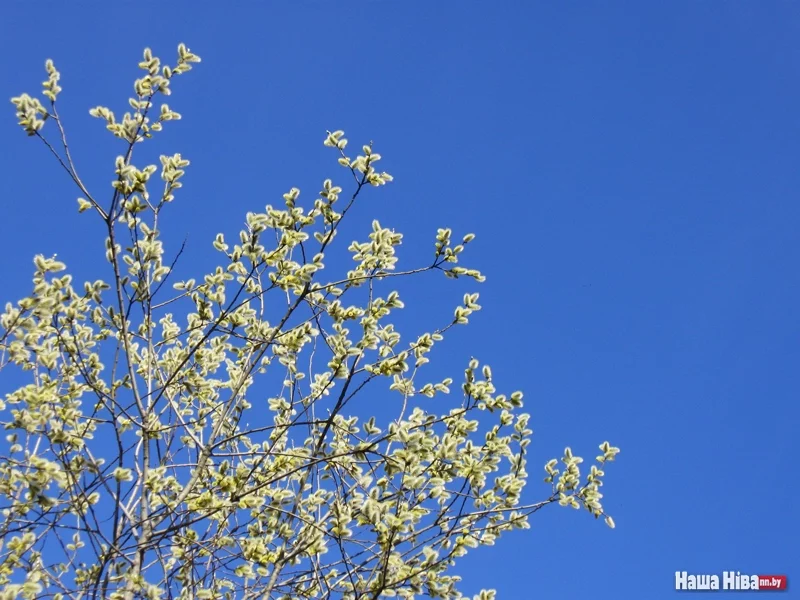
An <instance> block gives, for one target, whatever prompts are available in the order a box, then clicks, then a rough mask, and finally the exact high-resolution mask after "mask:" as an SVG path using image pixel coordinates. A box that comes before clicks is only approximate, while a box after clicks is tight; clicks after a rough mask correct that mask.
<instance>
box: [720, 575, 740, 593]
mask: <svg viewBox="0 0 800 600" xmlns="http://www.w3.org/2000/svg"><path fill="white" fill-rule="evenodd" d="M735 585H736V573H734V572H733V571H723V572H722V589H723V590H735V589H737V588H736V587H735Z"/></svg>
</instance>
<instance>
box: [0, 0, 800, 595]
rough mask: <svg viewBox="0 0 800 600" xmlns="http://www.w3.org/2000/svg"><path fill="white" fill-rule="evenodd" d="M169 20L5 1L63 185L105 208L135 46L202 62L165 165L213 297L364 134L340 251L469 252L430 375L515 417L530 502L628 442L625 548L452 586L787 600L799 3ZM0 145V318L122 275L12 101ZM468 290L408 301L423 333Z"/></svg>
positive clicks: (793, 436) (508, 563)
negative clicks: (268, 221) (179, 158)
mask: <svg viewBox="0 0 800 600" xmlns="http://www.w3.org/2000/svg"><path fill="white" fill-rule="evenodd" d="M165 4H167V5H168V7H167V8H164V7H157V5H156V4H155V3H149V4H148V3H146V2H137V3H132V2H114V3H112V2H102V3H101V2H97V3H91V2H74V3H65V2H64V3H55V2H49V3H48V2H45V3H43V4H37V5H35V6H34V5H32V4H31V3H22V2H15V1H13V0H12V1H11V2H7V3H5V4H4V6H3V8H2V13H1V14H2V20H3V24H2V25H0V32H1V33H2V35H0V91H2V93H0V96H2V97H11V96H12V95H17V94H19V93H20V92H23V91H29V92H37V93H38V91H39V89H40V86H39V83H40V81H42V80H43V79H44V71H43V66H42V65H43V61H44V59H45V58H48V57H51V58H53V59H54V60H55V62H56V65H57V67H58V68H59V69H60V70H61V72H62V85H63V88H64V91H63V92H62V95H61V97H60V99H59V102H60V104H61V113H62V116H63V117H64V118H65V119H66V121H67V126H68V129H69V132H70V133H71V139H72V146H73V151H74V153H75V154H76V158H77V161H78V166H79V168H80V169H81V171H82V172H83V173H84V176H85V179H86V180H87V183H88V184H89V185H90V186H93V188H94V189H95V190H101V189H110V188H108V184H109V182H110V180H111V178H112V174H113V173H112V171H113V158H114V156H116V154H117V153H119V152H120V150H119V146H117V145H116V143H115V141H114V140H113V139H111V138H110V136H109V135H107V134H106V132H105V131H104V130H103V126H102V124H101V123H100V122H99V121H96V120H94V119H92V118H90V117H89V116H88V114H87V110H88V108H89V107H91V106H95V105H97V104H104V105H109V106H111V108H113V109H114V110H116V111H117V112H118V113H121V112H123V111H124V108H125V101H126V99H127V97H128V96H129V95H130V94H131V90H132V87H131V82H132V81H133V79H134V78H135V77H137V76H138V73H139V72H138V71H137V69H136V68H135V65H136V63H137V62H138V61H139V60H140V56H141V54H140V53H141V49H142V48H143V47H144V46H146V45H148V46H151V47H152V48H153V50H154V51H155V52H156V54H158V55H160V56H162V57H163V58H164V59H165V60H167V61H168V62H172V61H173V60H174V59H173V56H174V49H175V46H176V45H177V43H178V42H181V41H183V42H185V43H186V44H187V45H188V46H189V47H190V48H191V49H192V50H193V51H195V52H197V53H198V54H200V55H201V56H202V57H203V63H202V64H200V65H198V66H197V68H196V69H195V70H194V71H193V72H192V73H190V74H189V75H187V76H186V77H184V78H181V79H179V80H178V81H176V83H175V86H174V87H175V93H174V95H173V97H172V98H171V99H170V104H171V105H173V106H174V108H175V109H176V110H178V111H179V112H181V113H182V114H183V116H184V120H183V121H181V122H179V123H175V124H170V125H173V126H172V127H168V128H167V129H168V131H166V132H165V134H164V136H163V137H162V140H161V145H159V146H158V147H157V148H156V147H155V146H154V147H153V149H151V151H156V152H158V151H160V152H162V153H168V152H169V153H172V152H182V153H183V154H184V156H186V157H187V158H190V159H191V160H192V166H191V167H190V168H189V171H188V173H187V175H186V177H185V179H184V181H185V187H184V189H183V190H182V192H183V193H182V194H181V195H180V196H179V198H178V202H176V204H175V205H174V207H171V213H170V215H171V218H172V221H171V227H172V228H173V229H172V230H171V231H172V233H171V236H172V237H168V238H167V240H168V242H169V241H171V242H172V246H171V248H172V250H173V251H174V250H175V249H176V247H177V246H176V244H177V243H178V242H179V241H180V239H181V238H182V236H183V235H184V233H187V232H188V233H189V234H190V237H189V248H188V253H189V255H191V256H192V257H193V260H195V261H196V264H197V269H198V271H197V273H203V272H205V270H204V269H206V266H207V265H208V264H210V263H209V261H210V260H211V259H212V258H213V257H214V253H213V251H212V250H211V246H210V241H211V240H212V239H213V235H214V234H215V233H216V232H217V231H218V230H225V231H236V230H238V228H239V226H240V225H241V223H242V220H243V217H244V213H245V212H246V211H248V210H259V209H263V206H264V205H265V204H266V203H267V202H272V203H275V204H279V203H280V202H281V200H280V195H281V194H282V193H284V192H285V191H287V190H288V189H289V188H290V187H291V186H297V187H300V188H301V190H304V191H305V193H306V195H305V196H301V198H303V197H305V198H306V199H308V196H311V195H313V194H314V193H316V191H317V190H318V189H319V182H320V181H321V180H322V179H323V178H324V177H327V176H331V175H332V176H334V177H338V178H339V179H342V172H341V171H338V170H337V167H336V165H335V163H333V162H332V161H333V159H332V157H331V155H330V151H329V150H327V149H325V148H322V146H321V141H322V139H323V137H324V132H325V130H326V129H336V128H341V129H344V130H345V131H346V132H347V134H348V137H349V139H350V140H351V143H352V144H355V143H359V145H360V143H363V142H367V141H369V140H374V141H375V144H376V149H377V150H378V151H379V152H381V154H382V155H383V156H384V161H383V163H382V166H383V167H384V168H385V169H386V170H387V171H389V172H390V173H392V174H393V175H394V176H395V182H394V183H392V184H391V185H390V186H387V187H386V188H382V189H381V190H379V193H375V194H371V195H370V199H369V201H368V202H365V203H364V204H362V206H361V208H360V209H359V210H360V212H359V213H357V215H356V220H355V223H356V225H357V228H356V229H351V230H350V231H351V237H353V238H355V237H359V238H363V237H364V236H365V234H366V228H367V227H368V224H369V221H370V220H371V219H372V218H373V217H377V218H379V219H380V220H381V222H382V223H383V224H384V225H386V226H391V227H394V228H396V229H397V230H399V231H402V232H403V233H405V235H406V237H405V240H404V242H405V243H404V246H403V252H402V254H401V260H402V261H405V264H407V265H411V264H413V263H414V261H415V258H420V257H428V256H429V253H430V251H431V247H432V240H433V235H434V234H435V231H436V228H437V227H442V226H451V227H453V228H454V229H455V231H456V232H457V233H460V234H463V233H466V232H467V231H472V232H474V233H476V234H477V240H476V242H475V245H474V247H472V248H471V250H472V253H471V257H472V260H471V261H470V262H471V263H472V264H473V265H475V266H477V267H478V268H480V269H481V270H482V271H483V272H484V273H485V274H486V276H487V278H488V281H487V283H486V284H484V285H483V286H480V287H478V288H477V290H476V291H480V292H481V304H482V305H483V307H484V309H483V311H482V312H480V313H478V314H477V315H476V317H475V319H474V320H473V324H472V325H471V326H470V327H469V328H466V329H463V330H460V331H459V332H458V334H457V335H456V336H454V337H453V338H452V339H451V341H450V343H449V344H448V345H447V346H446V347H445V352H443V353H442V352H440V353H438V354H436V355H434V356H433V359H434V362H433V364H434V365H436V364H437V360H438V365H439V367H440V368H441V369H444V371H448V372H449V373H450V374H453V375H455V376H458V374H459V373H460V372H461V370H462V369H463V367H464V365H465V362H466V360H467V358H468V357H469V356H470V355H471V354H474V355H475V356H477V357H479V358H480V359H481V360H482V361H486V362H489V363H491V364H492V365H493V368H494V375H495V378H496V380H497V381H498V382H499V386H500V387H503V388H504V389H506V390H509V391H510V390H512V389H516V388H521V389H523V390H524V391H525V392H526V399H527V408H528V410H529V411H530V412H531V413H532V415H533V419H532V425H533V429H534V431H535V436H534V443H533V445H532V454H531V461H530V464H529V471H530V472H531V484H530V487H529V489H528V493H527V498H528V499H529V500H536V499H539V498H541V497H543V496H544V494H546V492H547V489H546V487H545V485H544V484H542V483H540V481H541V476H542V475H543V472H542V471H541V465H542V464H543V463H544V462H545V461H546V460H547V459H549V458H550V457H551V456H555V455H559V453H560V452H561V451H562V450H563V448H564V446H565V445H568V444H570V445H572V446H573V448H574V450H575V451H576V453H578V454H584V455H587V456H589V457H592V456H594V455H595V450H596V446H597V444H599V443H600V442H602V441H603V440H604V439H609V440H610V441H611V442H612V443H613V444H615V445H618V446H621V447H622V454H620V456H619V460H618V462H617V463H615V464H613V465H612V467H613V468H610V469H608V477H607V483H606V486H605V488H604V492H605V493H606V498H605V500H606V507H607V509H608V510H609V512H610V513H611V514H613V515H614V517H615V519H616V522H617V528H616V529H615V530H613V531H612V530H610V529H608V528H607V527H605V526H604V525H603V524H602V521H594V520H593V519H591V518H590V517H589V515H588V514H587V513H585V512H580V513H575V512H573V511H568V510H566V509H560V508H559V507H557V506H554V507H550V508H552V510H546V511H544V512H542V513H539V514H538V515H537V516H536V517H535V518H533V520H532V524H533V528H532V529H531V530H530V531H527V532H517V533H515V534H512V535H510V536H509V537H507V538H505V539H503V540H501V543H500V544H499V545H498V546H497V547H495V548H488V549H481V550H479V551H477V552H476V553H475V554H474V555H472V556H471V557H470V558H468V559H467V560H466V561H465V562H464V563H462V565H463V566H462V568H461V574H462V575H463V576H464V578H465V583H464V590H465V591H466V592H470V593H474V592H475V591H477V590H478V589H480V588H481V587H494V588H496V589H497V590H498V591H499V592H500V597H501V598H505V599H521V600H522V599H525V598H534V597H540V598H552V597H562V598H577V597H579V596H580V595H581V594H585V593H591V592H594V593H596V594H597V595H598V597H600V598H621V599H623V600H628V599H630V600H634V599H636V600H638V599H639V598H671V597H674V596H675V594H676V592H675V591H674V590H673V585H674V572H675V571H676V570H688V571H690V572H695V573H721V572H722V571H723V570H740V571H743V572H748V573H765V572H766V573H779V574H788V575H789V580H790V581H789V586H790V590H792V588H793V589H794V591H790V592H789V593H788V595H789V596H793V595H795V594H796V590H797V588H798V586H799V585H800V581H798V579H797V578H798V577H800V571H798V570H797V565H798V564H800V562H798V559H800V551H798V550H797V536H798V534H799V533H800V517H798V512H797V507H798V501H797V497H798V494H800V484H799V483H798V480H797V472H798V468H797V458H798V453H800V441H798V440H800V437H798V436H797V429H798V424H799V423H800V408H798V399H799V397H798V392H799V391H800V368H798V360H799V359H800V316H798V306H800V270H799V269H798V263H799V262H800V261H799V260H798V259H800V245H799V244H798V234H797V230H798V224H799V223H800V207H799V206H798V189H800V170H799V169H798V159H799V158H800V112H799V107H800V45H799V44H798V40H800V5H798V4H797V3H793V2H786V1H785V2H756V1H751V2H738V1H731V2H715V1H710V0H709V1H702V2H701V1H696V2H689V1H673V2H573V3H550V2H521V1H520V2H497V3H489V2H484V3H481V4H476V3H470V2H455V1H453V2H445V1H441V2H428V3H422V2H416V3H414V2H389V1H372V2H360V3H334V2H321V1H317V2H309V3H305V2H297V3H291V6H290V3H288V2H284V3H280V4H278V3H267V2H258V3H257V2H231V3H229V4H227V5H224V4H223V3H213V4H212V3H211V2H199V3H193V5H190V4H188V3H175V2H170V3H165ZM553 4H558V5H560V6H552V5H553ZM223 6H227V7H226V8H222V7H223ZM101 7H102V8H101ZM178 7H182V8H180V9H179V8H178ZM0 151H2V156H3V161H2V163H0V175H1V176H2V181H3V191H4V198H3V209H2V214H3V217H2V231H3V238H4V242H5V243H4V248H3V252H2V253H0V274H2V292H3V293H2V301H3V302H5V301H6V300H12V299H17V298H18V297H20V296H22V295H25V294H27V293H28V290H29V288H30V286H29V282H30V276H31V270H32V264H31V262H30V260H31V258H32V256H33V255H34V254H35V253H39V252H43V253H46V254H50V253H53V252H58V254H59V258H60V259H62V260H64V261H65V262H67V264H68V265H69V267H70V269H71V271H72V272H73V273H75V275H76V278H77V279H79V280H82V279H88V278H91V279H95V278H98V277H101V276H106V275H105V273H104V272H101V271H99V270H98V269H99V268H101V267H102V264H103V262H102V236H101V234H99V233H98V229H97V227H96V225H97V223H96V222H94V220H93V219H92V218H91V217H88V216H87V215H82V216H80V217H79V216H78V215H77V213H76V211H75V206H76V205H75V197H76V193H75V191H74V190H73V189H72V188H71V187H70V185H69V183H68V182H67V180H66V179H65V177H64V175H63V173H62V172H60V171H59V169H58V168H57V165H55V164H54V163H53V162H52V161H50V160H47V159H48V157H47V156H46V153H45V150H44V148H43V147H42V146H41V145H40V144H36V143H34V142H33V141H31V140H28V139H26V138H25V136H24V134H23V133H22V132H21V130H19V129H18V128H17V126H16V125H15V121H14V116H13V107H12V106H11V104H7V106H6V109H5V116H4V117H3V118H2V119H0ZM43 162H44V163H45V164H43ZM104 186H105V187H104ZM83 217H86V218H83ZM34 218H35V223H36V224H35V225H32V223H34ZM181 219H183V220H184V222H182V223H179V221H180V220H181ZM351 225H352V223H351ZM358 227H361V229H358ZM168 253H169V247H168ZM98 256H99V260H98V259H97V257H98ZM91 257H95V258H91ZM425 260H427V258H426V259H425ZM191 266H192V263H189V267H191ZM472 287H474V286H471V288H470V289H472ZM459 296H460V292H459V290H455V289H454V294H453V295H451V296H448V297H447V298H442V299H441V300H439V299H436V300H434V301H429V302H426V303H423V302H422V299H423V295H422V294H421V293H420V292H419V291H417V292H416V293H415V291H414V290H413V289H412V290H410V291H409V292H408V293H407V294H406V298H407V310H406V311H405V316H404V318H405V321H404V323H405V324H406V325H407V326H408V327H412V329H411V330H410V332H409V334H408V335H410V334H411V332H415V331H419V330H418V329H416V330H415V329H413V327H414V324H415V322H416V321H422V322H424V323H429V322H432V321H431V317H430V313H429V311H436V310H438V311H439V313H438V314H440V315H442V316H444V315H445V314H450V313H449V311H450V310H451V307H452V302H453V299H457V298H458V297H459ZM445 311H446V312H445ZM435 322H438V321H435ZM434 368H435V367H434ZM444 371H442V372H443V373H444ZM793 372H794V374H793ZM720 594H721V595H722V596H724V595H725V594H724V593H722V592H720ZM715 597H716V596H715Z"/></svg>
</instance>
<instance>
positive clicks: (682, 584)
mask: <svg viewBox="0 0 800 600" xmlns="http://www.w3.org/2000/svg"><path fill="white" fill-rule="evenodd" d="M675 589H676V590H685V589H686V571H675Z"/></svg>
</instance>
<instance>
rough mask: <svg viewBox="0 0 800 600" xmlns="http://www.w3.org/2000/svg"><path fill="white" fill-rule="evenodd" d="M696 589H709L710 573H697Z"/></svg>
mask: <svg viewBox="0 0 800 600" xmlns="http://www.w3.org/2000/svg"><path fill="white" fill-rule="evenodd" d="M697 589H698V590H710V589H711V575H698V576H697Z"/></svg>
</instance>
